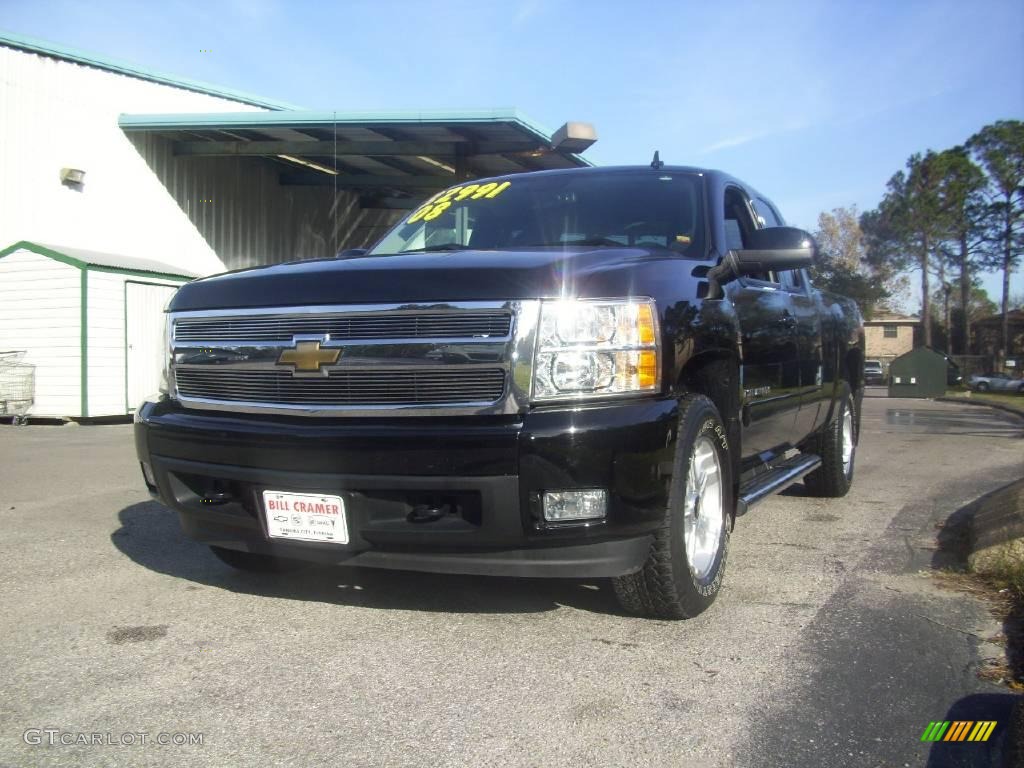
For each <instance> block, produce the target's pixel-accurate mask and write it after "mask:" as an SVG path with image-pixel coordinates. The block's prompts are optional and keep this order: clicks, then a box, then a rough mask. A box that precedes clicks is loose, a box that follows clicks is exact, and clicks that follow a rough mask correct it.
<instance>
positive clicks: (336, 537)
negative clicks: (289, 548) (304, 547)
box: [263, 491, 348, 544]
mask: <svg viewBox="0 0 1024 768" xmlns="http://www.w3.org/2000/svg"><path fill="white" fill-rule="evenodd" d="M263 512H264V514H266V516H267V533H268V534H270V538H272V539H296V540H298V541H327V542H330V543H332V544H348V525H347V524H346V522H345V502H344V501H343V500H342V498H341V496H321V495H320V494H317V493H286V492H284V491H264V492H263Z"/></svg>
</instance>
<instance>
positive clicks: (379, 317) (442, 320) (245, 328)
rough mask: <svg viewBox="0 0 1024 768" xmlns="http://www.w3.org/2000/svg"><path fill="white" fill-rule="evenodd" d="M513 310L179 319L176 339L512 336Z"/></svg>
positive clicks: (267, 339) (269, 339)
mask: <svg viewBox="0 0 1024 768" xmlns="http://www.w3.org/2000/svg"><path fill="white" fill-rule="evenodd" d="M511 325H512V315H511V313H509V312H507V311H496V312H495V311H491V312H488V311H458V312H451V311H441V312H438V311H433V312H431V311H427V312H418V311H408V310H405V311H399V312H394V313H388V314H380V313H376V314H365V315H354V314H346V313H340V312H339V313H323V314H321V313H315V314H314V313H310V314H263V315H226V316H221V317H179V318H177V319H176V320H175V323H174V340H175V341H198V342H207V341H211V340H217V341H291V339H292V337H293V336H296V335H302V334H311V335H322V336H327V337H329V338H330V339H331V340H346V339H358V340H369V339H473V338H503V337H506V336H508V334H509V331H510V328H511Z"/></svg>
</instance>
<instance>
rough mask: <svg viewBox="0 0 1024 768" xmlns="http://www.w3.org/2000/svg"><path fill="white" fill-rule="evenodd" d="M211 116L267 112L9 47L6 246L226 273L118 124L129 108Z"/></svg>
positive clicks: (1, 124) (3, 202) (5, 64)
mask: <svg viewBox="0 0 1024 768" xmlns="http://www.w3.org/2000/svg"><path fill="white" fill-rule="evenodd" d="M203 111H207V112H216V111H232V112H240V111H263V110H260V108H258V107H253V106H249V105H245V104H241V103H238V102H235V101H231V100H228V99H223V98H217V97H213V96H208V95H205V94H201V93H194V92H191V91H186V90H183V89H179V88H174V87H172V86H168V85H161V84H159V83H153V82H149V81H146V80H141V79H139V78H134V77H129V76H127V75H121V74H116V73H113V72H108V71H105V70H100V69H96V68H93V67H87V66H83V65H80V64H75V63H72V62H68V61H63V60H58V59H54V58H50V57H48V56H40V55H37V54H33V53H27V52H24V51H20V50H15V49H12V48H6V47H2V46H0V115H2V116H3V119H2V120H0V248H2V247H4V246H6V245H9V244H11V243H13V242H17V241H19V240H32V241H39V242H45V243H58V244H62V245H69V246H75V247H78V248H86V249H91V250H96V251H103V252H108V253H125V254H134V255H138V256H149V257H151V258H155V259H158V260H161V261H165V262H168V263H170V264H174V265H180V266H181V267H182V268H183V269H185V270H188V271H192V272H197V273H200V274H209V273H212V272H217V271H220V270H221V269H223V265H222V262H221V260H220V259H219V258H218V257H217V254H216V253H215V252H214V250H213V249H212V248H211V247H210V244H209V243H208V242H207V240H205V239H204V237H203V236H202V235H201V234H200V232H199V230H198V229H197V228H196V227H195V225H194V224H193V223H192V222H191V221H190V220H189V217H188V216H187V215H186V213H185V211H184V210H183V208H182V207H181V206H180V205H179V203H178V201H177V200H176V199H175V198H174V197H173V196H172V195H171V194H170V193H168V191H167V190H166V189H165V188H164V186H163V184H162V182H161V180H160V178H159V177H158V175H157V174H156V173H154V172H153V170H152V169H151V168H150V167H149V165H148V164H147V163H146V160H145V159H143V157H142V156H141V155H140V154H139V152H138V151H137V150H136V149H135V147H134V145H133V144H132V143H131V141H129V139H128V138H127V137H126V136H125V135H124V133H123V132H122V131H121V129H120V128H119V127H118V125H117V119H118V116H119V115H120V114H121V113H122V112H139V113H146V112H150V113H158V112H203ZM63 167H71V168H80V169H82V170H84V171H85V172H86V176H85V184H84V187H83V189H82V191H80V192H79V191H74V190H71V189H68V188H66V187H64V186H62V185H61V183H60V177H59V174H60V169H61V168H63Z"/></svg>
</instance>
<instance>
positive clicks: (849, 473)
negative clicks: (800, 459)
mask: <svg viewBox="0 0 1024 768" xmlns="http://www.w3.org/2000/svg"><path fill="white" fill-rule="evenodd" d="M837 411H838V412H837V413H836V414H835V418H833V419H832V421H831V422H829V423H828V424H826V425H825V427H824V428H823V429H822V430H821V432H819V433H818V434H817V435H816V436H815V438H814V439H813V440H812V441H811V445H810V446H809V450H810V452H811V453H816V454H818V455H819V456H821V466H820V467H818V468H817V469H816V470H814V471H813V472H811V473H810V474H809V475H807V477H805V478H804V485H805V486H806V487H807V490H808V491H810V493H811V495H813V496H827V497H833V498H834V497H839V496H845V495H846V494H847V493H848V492H849V490H850V486H851V485H853V465H854V459H855V458H856V456H857V437H858V434H857V433H858V424H859V419H858V418H857V412H856V404H855V403H854V399H853V396H852V395H851V394H850V388H849V386H847V385H846V384H843V392H842V396H841V397H840V399H839V402H838V404H837Z"/></svg>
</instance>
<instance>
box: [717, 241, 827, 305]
mask: <svg viewBox="0 0 1024 768" xmlns="http://www.w3.org/2000/svg"><path fill="white" fill-rule="evenodd" d="M748 244H749V247H748V248H744V249H742V250H738V251H729V252H728V253H727V254H725V256H724V257H723V258H722V261H721V263H719V264H718V265H716V266H714V267H712V268H711V269H709V270H708V273H707V276H708V281H709V282H710V284H711V286H710V289H709V293H708V296H709V297H710V298H721V297H722V296H723V295H724V294H723V293H722V286H723V285H725V284H726V283H728V282H731V281H733V280H735V279H736V278H737V277H739V276H740V275H754V274H758V273H763V272H771V271H780V272H781V271H783V270H787V269H800V268H801V267H809V266H811V264H813V263H814V260H815V259H816V258H817V257H818V246H817V244H816V243H815V242H814V238H813V237H811V235H810V234H808V233H807V232H804V230H802V229H797V228H796V227H769V228H768V229H757V230H754V231H753V232H752V233H751V234H750V237H749V238H748Z"/></svg>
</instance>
